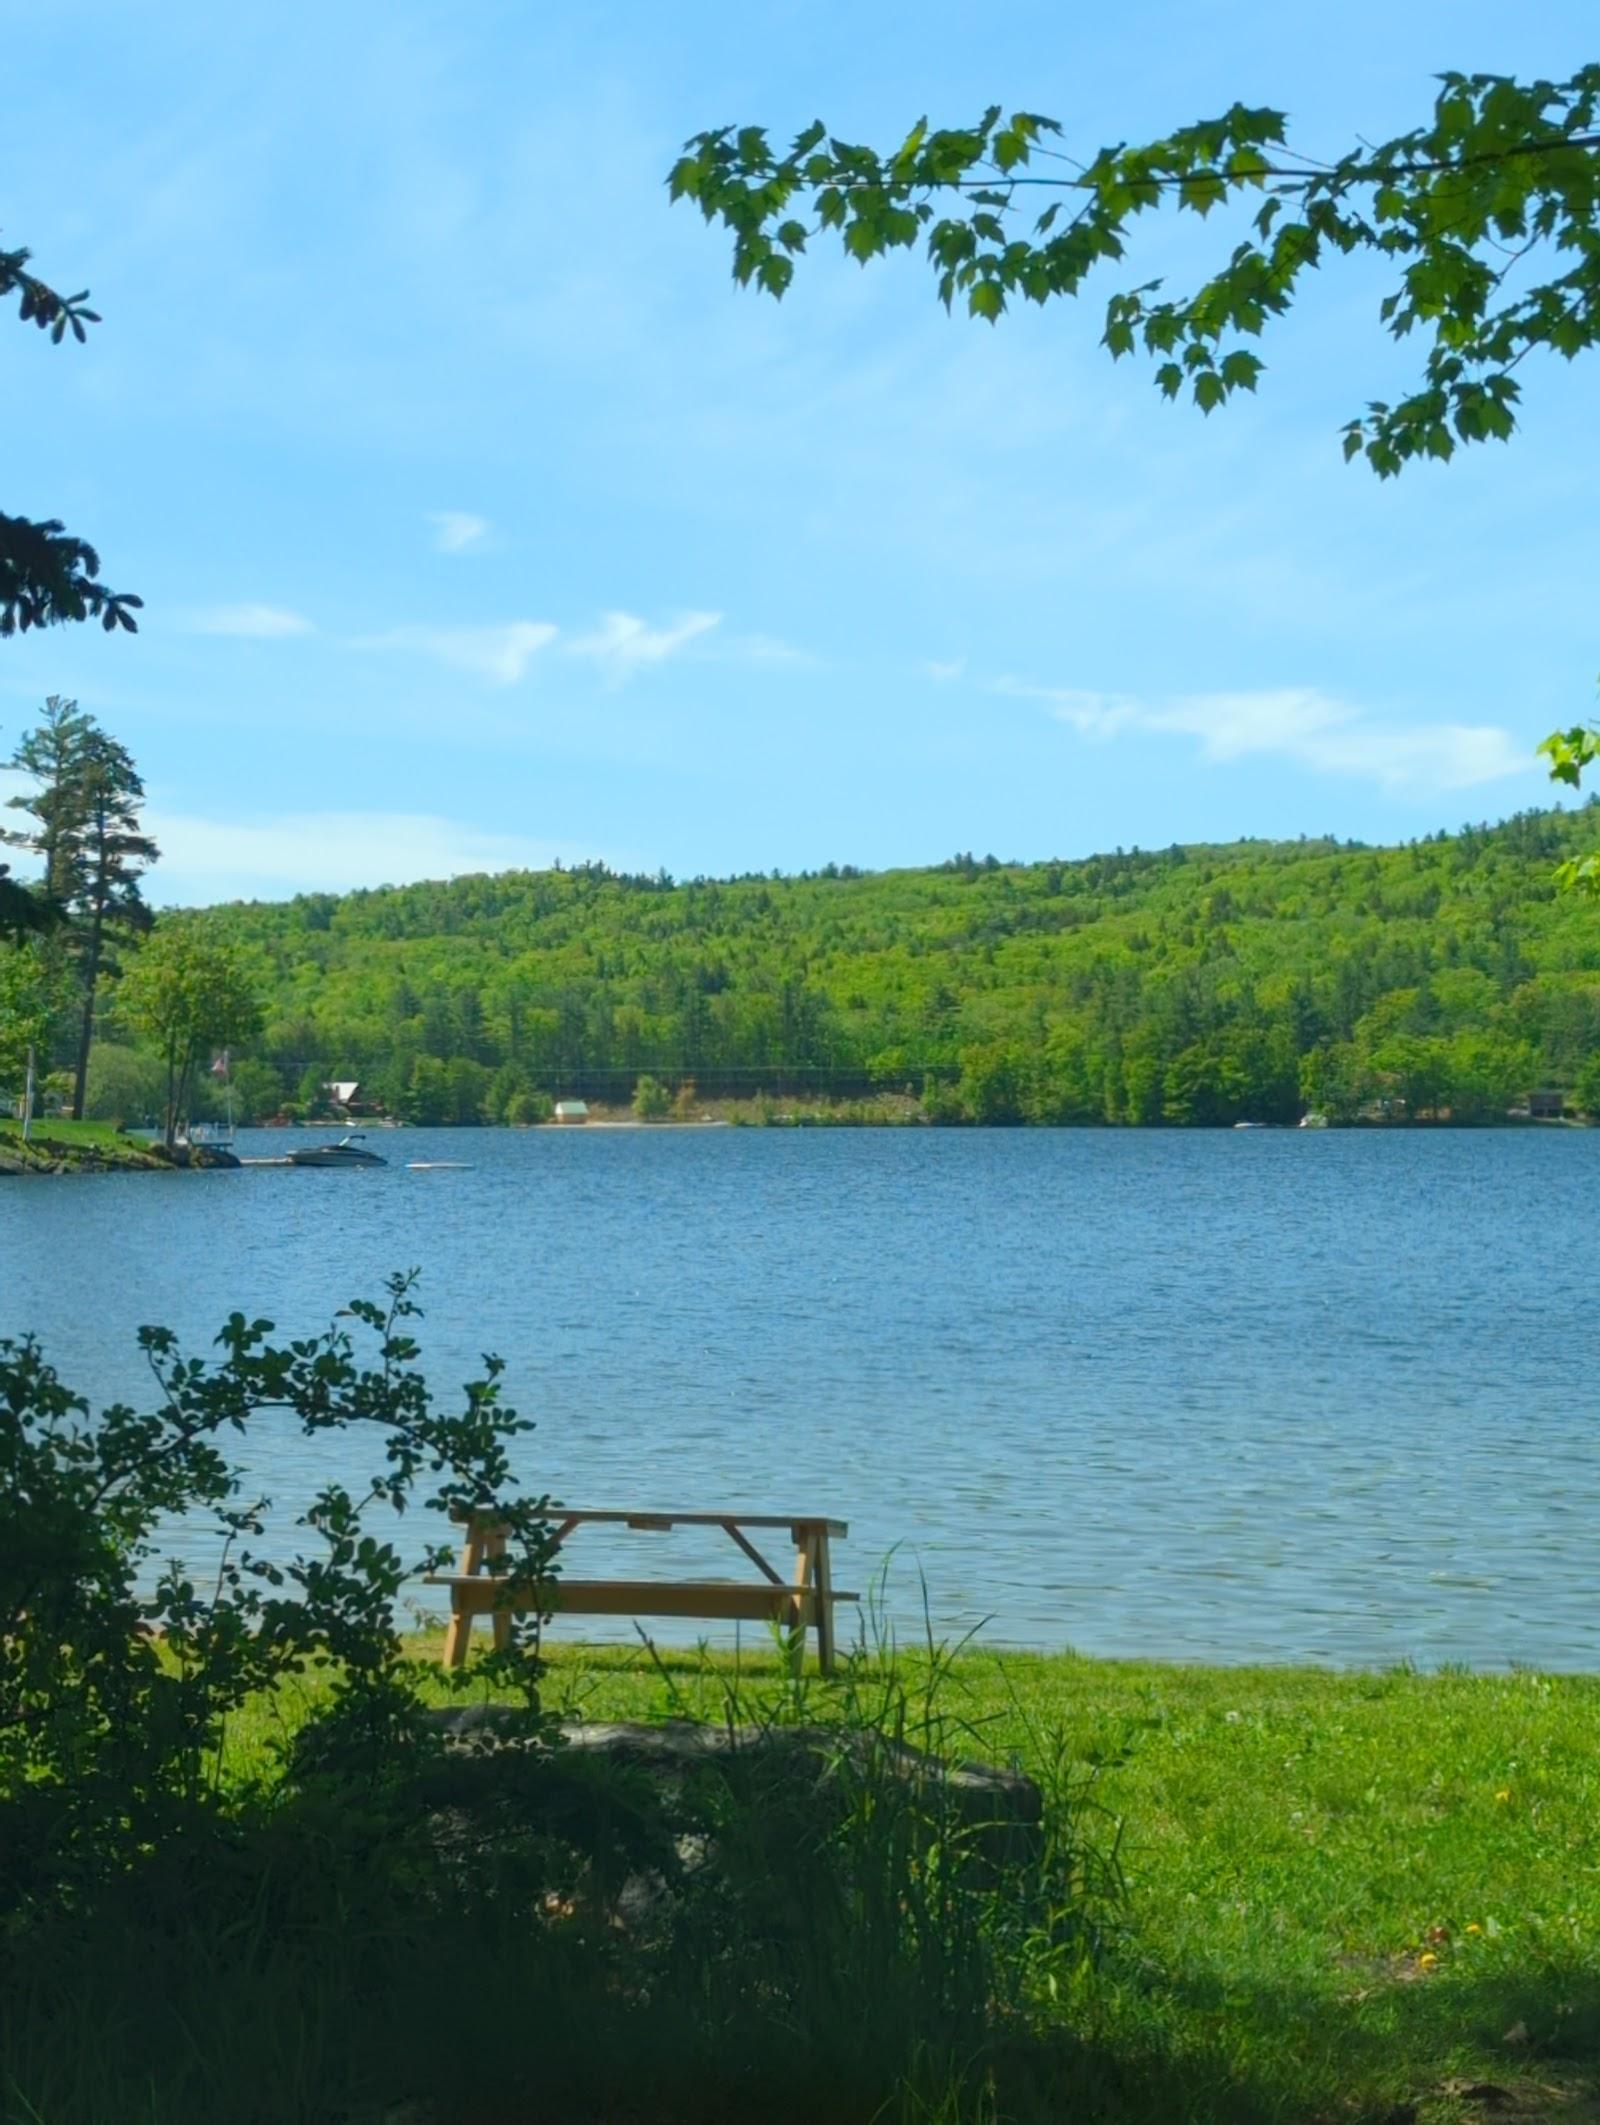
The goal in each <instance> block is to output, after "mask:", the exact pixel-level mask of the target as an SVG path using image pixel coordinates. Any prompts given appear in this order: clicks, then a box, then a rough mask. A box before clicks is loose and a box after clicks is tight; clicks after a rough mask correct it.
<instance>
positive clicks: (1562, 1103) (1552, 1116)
mask: <svg viewBox="0 0 1600 2125" xmlns="http://www.w3.org/2000/svg"><path fill="white" fill-rule="evenodd" d="M1566 1111H1567V1102H1566V1097H1565V1095H1564V1094H1563V1093H1560V1092H1553V1091H1551V1090H1550V1089H1549V1087H1548V1086H1547V1087H1545V1088H1544V1089H1543V1090H1541V1091H1538V1092H1530V1093H1529V1094H1528V1114H1529V1116H1530V1118H1531V1119H1532V1120H1534V1121H1536V1122H1558V1121H1560V1120H1561V1119H1562V1117H1563V1116H1564V1115H1565V1113H1566Z"/></svg>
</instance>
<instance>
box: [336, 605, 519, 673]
mask: <svg viewBox="0 0 1600 2125" xmlns="http://www.w3.org/2000/svg"><path fill="white" fill-rule="evenodd" d="M558 631H559V630H558V629H556V628H555V627H553V626H552V625H551V624H550V622H549V621H548V620H511V621H508V622H507V623H506V624H505V625H504V626H500V627H394V628H391V629H390V630H389V632H388V633H387V634H382V635H363V636H361V637H360V638H359V639H358V640H356V641H354V642H352V643H351V645H350V646H351V648H352V649H382V650H406V651H409V652H410V653H411V654H412V655H414V656H422V657H432V658H434V659H435V660H436V661H437V662H438V663H440V664H449V665H451V666H453V667H454V668H455V669H456V670H457V671H470V672H472V673H474V674H475V675H476V676H477V677H478V678H480V679H488V680H490V681H491V682H492V683H493V684H494V685H496V686H515V684H516V683H517V681H518V680H519V679H520V678H521V677H522V676H523V674H524V672H526V670H527V669H528V666H529V665H530V664H531V663H532V662H533V659H534V658H535V657H536V656H537V655H538V653H539V651H540V650H541V649H544V648H545V647H546V646H547V645H548V644H549V643H551V642H553V641H554V640H555V638H556V635H557V633H558Z"/></svg>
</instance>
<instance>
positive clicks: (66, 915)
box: [0, 694, 159, 1120]
mask: <svg viewBox="0 0 1600 2125" xmlns="http://www.w3.org/2000/svg"><path fill="white" fill-rule="evenodd" d="M10 765H11V766H12V767H13V768H16V769H18V770H20V771H21V772H22V773H24V774H26V775H28V776H30V777H31V778H32V782H33V787H32V788H31V789H29V790H27V791H25V792H24V793H23V794H22V795H20V796H16V797H13V798H11V799H10V809H12V810H14V811H21V812H25V813H26V814H28V816H29V817H30V819H31V821H32V822H33V823H32V825H31V826H29V827H26V828H12V829H9V830H7V829H0V841H4V842H6V843H8V844H9V845H10V846H12V847H14V848H25V849H28V850H29V851H30V852H31V853H32V854H33V855H35V856H37V857H38V858H39V859H40V862H41V863H42V865H43V877H42V879H41V881H40V884H39V888H38V893H39V897H40V898H41V899H42V901H43V902H44V904H45V905H46V906H47V907H49V908H51V909H54V910H55V911H57V913H58V914H59V915H60V916H61V917H62V918H63V921H62V924H61V928H60V932H59V935H60V938H61V940H62V946H63V949H64V950H65V951H66V952H67V953H68V954H69V955H70V956H71V958H72V959H73V960H74V961H75V962H76V968H77V974H78V981H79V986H80V990H81V1015H80V1017H79V1021H78V1027H77V1033H76V1036H75V1040H74V1057H73V1060H74V1080H73V1100H72V1113H73V1118H74V1120H81V1119H82V1118H83V1103H84V1091H85V1087H86V1084H87V1080H88V1073H89V1046H90V1042H91V1040H92V1039H93V1036H94V1007H95V998H96V994H97V992H98V989H99V986H100V979H101V976H102V975H103V974H105V973H108V972H115V967H114V965H113V963H112V961H111V959H110V956H109V950H108V948H109V946H110V945H111V943H112V942H113V940H114V939H115V938H116V936H117V935H118V934H124V935H126V934H136V933H138V932H141V931H144V930H147V929H148V928H149V927H150V920H151V918H150V912H149V910H148V909H147V908H146V906H145V904H144V901H143V899H142V897H141V895H140V890H139V884H140V880H141V879H142V877H143V876H144V873H145V871H146V870H148V869H149V867H150V865H151V864H152V863H154V862H155V860H156V857H157V854H158V853H159V852H158V851H157V848H156V845H155V843H154V842H153V841H151V840H150V839H149V838H148V837H147V836H146V835H144V834H142V833H141V832H140V830H139V807H140V805H141V804H142V803H143V801H144V784H143V782H142V781H141V780H140V778H139V774H138V770H137V769H136V768H135V767H134V764H133V760H132V757H131V755H130V754H129V752H128V750H127V748H126V747H125V746H123V745H120V744H119V743H118V742H117V740H116V739H115V738H112V737H110V736H108V735H107V733H106V732H105V731H103V730H102V729H101V728H100V726H99V724H98V723H96V721H95V719H94V717H93V716H90V715H86V714H85V713H84V712H83V711H82V710H80V709H79V707H78V704H77V703H76V701H67V700H63V699H62V698H61V696H60V695H59V694H52V695H51V696H50V698H49V699H48V700H47V701H46V702H45V705H44V712H43V717H42V720H41V722H40V724H39V726H38V728H37V729H36V730H31V731H29V732H28V733H27V734H26V735H25V736H24V738H23V739H22V742H21V743H20V744H19V745H18V747H17V750H16V752H15V753H14V754H13V755H12V758H11V761H10Z"/></svg>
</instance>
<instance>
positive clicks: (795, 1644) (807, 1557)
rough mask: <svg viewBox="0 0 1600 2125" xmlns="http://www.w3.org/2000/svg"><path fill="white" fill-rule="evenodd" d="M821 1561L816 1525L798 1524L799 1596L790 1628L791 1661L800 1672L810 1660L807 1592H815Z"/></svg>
mask: <svg viewBox="0 0 1600 2125" xmlns="http://www.w3.org/2000/svg"><path fill="white" fill-rule="evenodd" d="M816 1562H817V1537H816V1532H815V1530H814V1529H812V1528H809V1527H797V1528H796V1529H795V1531H794V1591H795V1600H794V1607H793V1615H792V1618H791V1623H790V1630H789V1665H790V1667H791V1668H792V1669H793V1671H794V1673H795V1674H796V1675H797V1676H798V1675H799V1674H800V1673H801V1672H802V1670H803V1669H804V1667H805V1664H806V1605H805V1596H806V1595H807V1594H813V1595H814V1593H815V1581H814V1578H813V1573H814V1571H815V1569H816Z"/></svg>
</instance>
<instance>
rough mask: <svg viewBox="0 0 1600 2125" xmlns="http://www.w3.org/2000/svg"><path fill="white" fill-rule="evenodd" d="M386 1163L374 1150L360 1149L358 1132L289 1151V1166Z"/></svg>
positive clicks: (372, 1164) (385, 1164)
mask: <svg viewBox="0 0 1600 2125" xmlns="http://www.w3.org/2000/svg"><path fill="white" fill-rule="evenodd" d="M388 1163H389V1161H388V1160H387V1159H386V1158H380V1157H379V1156H378V1154H377V1152H376V1151H364V1150H362V1148H361V1137H360V1135H359V1134H356V1135H353V1136H341V1137H340V1139H339V1141H338V1142H337V1143H336V1144H307V1145H306V1146H305V1148H304V1150H301V1151H291V1152H290V1153H289V1164H290V1165H291V1166H387V1165H388Z"/></svg>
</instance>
